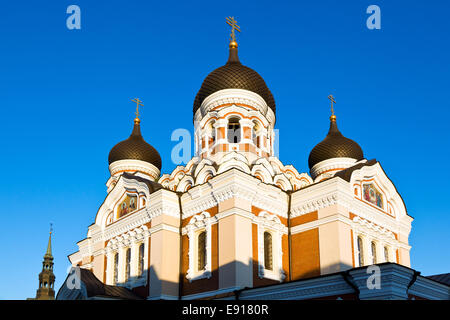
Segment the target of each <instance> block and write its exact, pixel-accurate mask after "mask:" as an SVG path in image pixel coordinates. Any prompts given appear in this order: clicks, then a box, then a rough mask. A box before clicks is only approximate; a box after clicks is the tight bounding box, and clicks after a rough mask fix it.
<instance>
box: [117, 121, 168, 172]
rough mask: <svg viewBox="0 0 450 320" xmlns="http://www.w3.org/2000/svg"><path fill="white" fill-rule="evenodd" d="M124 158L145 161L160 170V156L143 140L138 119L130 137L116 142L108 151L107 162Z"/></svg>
mask: <svg viewBox="0 0 450 320" xmlns="http://www.w3.org/2000/svg"><path fill="white" fill-rule="evenodd" d="M125 159H134V160H141V161H146V162H149V163H151V164H153V165H154V166H155V167H157V168H158V169H159V170H161V156H160V155H159V153H158V151H157V150H156V149H155V148H153V147H152V146H151V145H150V144H148V143H147V142H145V140H144V138H143V137H142V134H141V127H140V124H139V121H136V120H135V122H134V128H133V132H132V133H131V135H130V137H129V138H128V139H127V140H124V141H121V142H119V143H118V144H116V145H115V146H114V147H113V148H112V149H111V151H110V152H109V157H108V162H109V164H111V163H113V162H114V161H118V160H125Z"/></svg>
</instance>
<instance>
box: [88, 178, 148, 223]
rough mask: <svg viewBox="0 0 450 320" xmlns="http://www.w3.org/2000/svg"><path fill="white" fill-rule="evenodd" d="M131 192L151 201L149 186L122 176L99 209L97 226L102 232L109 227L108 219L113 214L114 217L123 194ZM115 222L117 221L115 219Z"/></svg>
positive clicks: (96, 219)
mask: <svg viewBox="0 0 450 320" xmlns="http://www.w3.org/2000/svg"><path fill="white" fill-rule="evenodd" d="M129 191H134V192H136V193H137V194H141V195H143V196H145V197H146V199H149V196H150V190H149V189H148V186H147V184H145V183H144V182H140V181H138V180H134V179H126V178H124V176H120V177H119V179H118V180H117V183H116V185H115V186H114V188H113V189H112V190H111V191H110V192H109V193H108V195H107V196H106V198H105V201H104V202H103V203H102V205H101V206H100V208H99V209H98V212H97V216H96V217H95V224H96V225H98V226H100V227H101V228H102V230H104V229H105V227H106V225H107V218H108V216H109V214H111V213H113V217H114V210H115V208H116V205H117V204H118V202H119V201H120V199H121V198H122V197H123V194H124V193H126V192H129ZM113 221H115V220H114V218H113Z"/></svg>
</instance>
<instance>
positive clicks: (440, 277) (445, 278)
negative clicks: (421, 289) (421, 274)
mask: <svg viewBox="0 0 450 320" xmlns="http://www.w3.org/2000/svg"><path fill="white" fill-rule="evenodd" d="M425 278H428V279H431V280H434V281H437V282H440V283H443V284H446V285H448V286H450V273H441V274H435V275H432V276H426V277H425Z"/></svg>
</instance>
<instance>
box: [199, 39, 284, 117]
mask: <svg viewBox="0 0 450 320" xmlns="http://www.w3.org/2000/svg"><path fill="white" fill-rule="evenodd" d="M223 89H245V90H249V91H252V92H254V93H257V94H259V95H260V96H261V97H262V98H263V99H264V101H265V102H266V103H267V105H268V106H269V108H270V109H272V111H273V112H274V113H275V100H274V98H273V96H272V93H271V92H270V90H269V88H268V87H267V85H266V82H265V81H264V79H263V78H262V77H261V76H260V75H259V74H258V73H257V72H256V71H255V70H253V69H250V68H249V67H246V66H244V65H242V64H241V62H240V61H239V57H238V52H237V46H231V45H230V56H229V58H228V62H227V63H226V64H225V65H224V66H222V67H220V68H217V69H215V70H214V71H212V72H211V73H210V74H209V75H208V76H207V77H206V78H205V80H204V81H203V83H202V86H201V88H200V90H199V91H198V93H197V96H196V97H195V100H194V108H193V111H194V114H195V112H196V111H197V110H198V109H199V108H200V106H201V104H202V102H203V100H205V98H206V97H208V96H209V95H210V94H213V93H214V92H217V91H219V90H223Z"/></svg>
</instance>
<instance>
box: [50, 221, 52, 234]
mask: <svg viewBox="0 0 450 320" xmlns="http://www.w3.org/2000/svg"><path fill="white" fill-rule="evenodd" d="M52 233H53V223H50V234H52Z"/></svg>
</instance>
